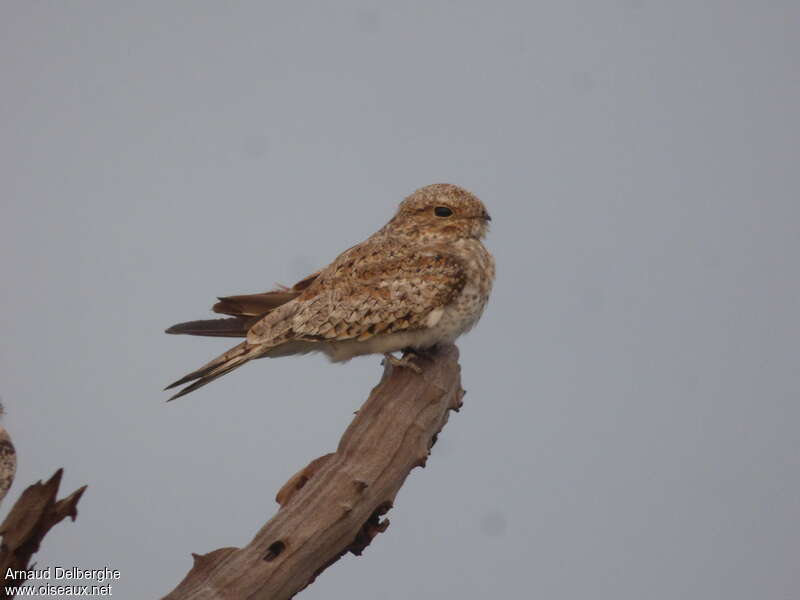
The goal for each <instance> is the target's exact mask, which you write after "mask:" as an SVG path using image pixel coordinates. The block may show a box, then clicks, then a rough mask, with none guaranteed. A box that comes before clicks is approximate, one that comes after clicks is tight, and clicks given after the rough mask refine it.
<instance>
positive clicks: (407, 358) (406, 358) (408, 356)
mask: <svg viewBox="0 0 800 600" xmlns="http://www.w3.org/2000/svg"><path fill="white" fill-rule="evenodd" d="M383 356H384V357H385V359H386V360H387V361H388V362H389V364H390V365H392V366H393V367H402V368H404V369H411V370H412V371H414V373H417V374H421V373H422V369H421V368H420V367H419V365H418V364H416V363H415V362H414V359H415V358H417V356H418V355H417V353H416V352H414V351H413V350H406V351H405V353H404V354H403V358H397V357H396V356H394V355H393V354H390V353H388V352H387V353H386V354H384V355H383Z"/></svg>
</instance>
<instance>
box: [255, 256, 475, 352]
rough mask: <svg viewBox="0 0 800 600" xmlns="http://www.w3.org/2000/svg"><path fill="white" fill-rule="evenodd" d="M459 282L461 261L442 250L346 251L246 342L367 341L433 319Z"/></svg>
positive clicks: (462, 276)
mask: <svg viewBox="0 0 800 600" xmlns="http://www.w3.org/2000/svg"><path fill="white" fill-rule="evenodd" d="M464 283H465V272H464V267H463V265H462V263H461V262H460V260H459V259H457V258H456V257H454V256H452V255H449V254H446V253H444V252H437V251H435V250H431V251H429V252H421V251H417V252H413V253H411V252H409V253H402V252H399V253H391V254H389V255H388V257H387V258H383V259H381V258H377V257H375V255H372V256H364V257H363V258H361V259H360V260H358V259H356V258H355V257H353V256H348V253H345V254H343V255H342V256H340V257H339V258H338V259H337V260H336V261H335V262H334V263H333V264H332V265H331V266H330V267H328V268H327V269H325V271H323V272H322V273H321V274H320V276H319V277H318V278H317V279H316V280H315V281H314V282H313V283H312V284H311V285H310V286H308V288H307V289H306V290H305V291H303V292H302V293H301V294H300V295H299V296H298V297H297V298H296V299H295V300H293V301H292V302H290V303H287V304H285V305H283V306H281V307H279V308H278V309H276V310H275V311H274V312H272V313H270V314H269V315H267V316H266V317H264V318H263V319H261V320H260V321H259V322H258V323H256V324H255V325H253V327H252V328H251V329H250V331H249V332H248V335H247V341H248V342H249V343H250V344H270V345H272V344H279V343H283V342H286V341H289V340H307V341H318V342H323V341H341V340H354V339H355V340H366V339H369V338H370V337H372V336H375V335H379V334H387V333H394V332H397V331H403V330H410V329H423V328H425V327H428V326H430V325H431V324H432V322H431V319H429V317H431V313H432V312H434V311H436V309H439V308H442V307H444V306H446V305H447V304H449V303H450V302H451V301H452V300H453V298H454V297H455V296H456V295H457V294H458V293H459V292H460V291H461V289H462V288H463V287H464ZM439 314H441V311H440V312H439Z"/></svg>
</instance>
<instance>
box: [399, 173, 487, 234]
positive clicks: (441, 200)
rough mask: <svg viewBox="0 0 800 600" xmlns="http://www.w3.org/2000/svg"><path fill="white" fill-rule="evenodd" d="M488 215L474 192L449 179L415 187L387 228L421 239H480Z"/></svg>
mask: <svg viewBox="0 0 800 600" xmlns="http://www.w3.org/2000/svg"><path fill="white" fill-rule="evenodd" d="M489 221H491V217H490V216H489V213H488V212H487V211H486V207H485V206H484V205H483V202H481V201H480V200H479V199H478V198H477V196H475V195H473V194H471V193H470V192H468V191H467V190H465V189H464V188H461V187H458V186H457V185H452V184H449V183H434V184H433V185H427V186H425V187H423V188H420V189H418V190H417V191H415V192H414V193H413V194H411V195H410V196H408V197H407V198H406V199H405V200H403V201H402V202H401V203H400V207H399V208H398V209H397V214H395V216H394V218H393V219H392V220H391V221H389V224H388V225H387V228H388V229H390V230H391V232H392V233H394V234H398V235H403V236H409V237H414V238H417V239H420V240H422V241H431V242H436V241H456V240H459V239H463V238H473V239H478V240H480V239H483V237H484V236H485V235H486V232H487V231H488V230H489Z"/></svg>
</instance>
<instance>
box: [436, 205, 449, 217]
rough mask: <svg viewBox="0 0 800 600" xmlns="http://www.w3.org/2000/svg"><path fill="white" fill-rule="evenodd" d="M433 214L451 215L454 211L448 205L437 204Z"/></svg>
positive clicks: (439, 215)
mask: <svg viewBox="0 0 800 600" xmlns="http://www.w3.org/2000/svg"><path fill="white" fill-rule="evenodd" d="M433 214H435V215H436V216H437V217H450V216H452V215H453V211H452V210H450V209H449V208H447V207H446V206H437V207H436V208H434V209H433Z"/></svg>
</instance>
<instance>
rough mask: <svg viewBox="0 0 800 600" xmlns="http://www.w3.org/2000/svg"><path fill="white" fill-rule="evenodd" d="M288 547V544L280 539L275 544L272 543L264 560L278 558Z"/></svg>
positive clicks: (269, 560)
mask: <svg viewBox="0 0 800 600" xmlns="http://www.w3.org/2000/svg"><path fill="white" fill-rule="evenodd" d="M285 549H286V544H284V543H283V542H282V541H280V540H278V541H277V542H275V543H274V544H270V547H269V548H267V553H266V554H265V555H264V560H265V561H267V562H271V561H273V560H275V559H276V558H278V556H279V555H280V553H281V552H283V551H284V550H285Z"/></svg>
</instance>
